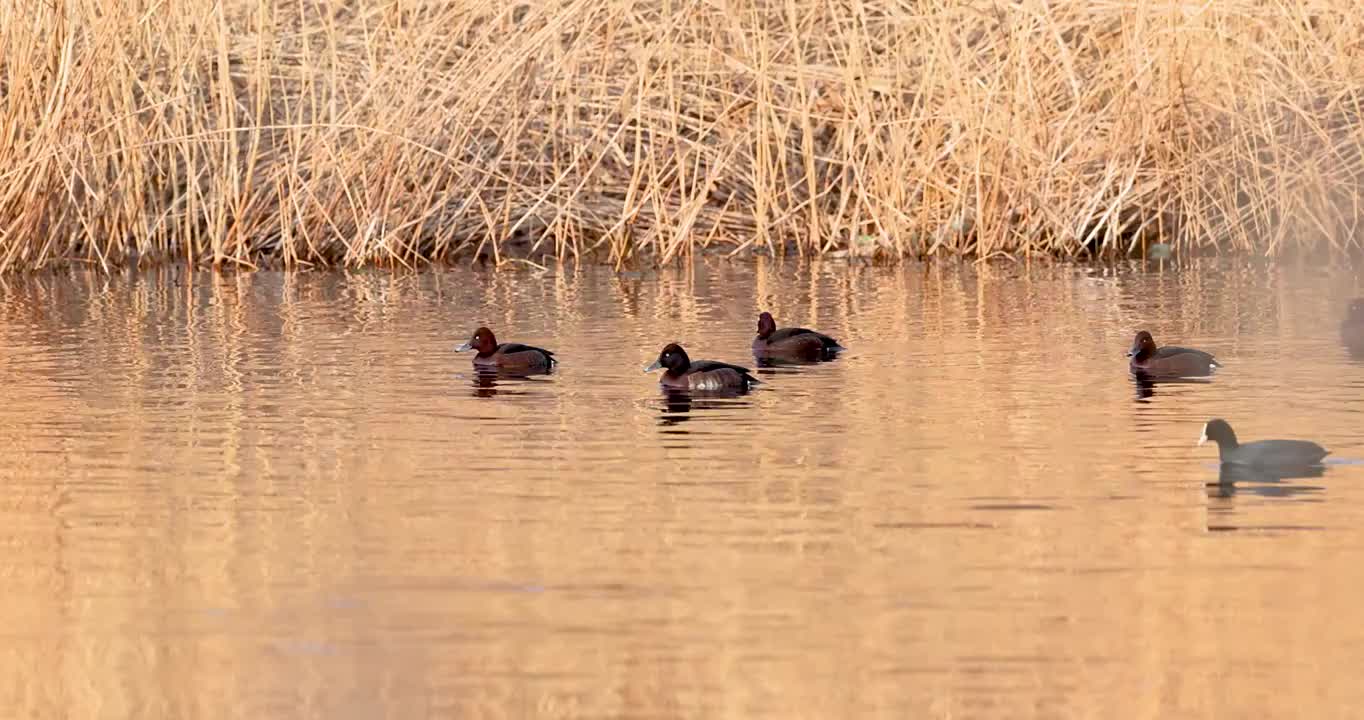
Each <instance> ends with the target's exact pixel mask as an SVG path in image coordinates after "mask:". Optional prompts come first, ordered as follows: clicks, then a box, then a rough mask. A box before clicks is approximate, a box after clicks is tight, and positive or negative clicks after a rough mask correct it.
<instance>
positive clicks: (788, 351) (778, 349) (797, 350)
mask: <svg viewBox="0 0 1364 720" xmlns="http://www.w3.org/2000/svg"><path fill="white" fill-rule="evenodd" d="M843 349H844V348H843V346H842V345H839V344H838V341H837V340H835V339H833V338H831V337H829V336H828V335H824V334H823V333H817V332H815V331H814V330H810V329H809V328H802V327H794V328H781V329H778V328H777V321H776V320H773V319H772V313H768V312H764V313H763V314H761V315H759V316H758V337H756V338H754V339H753V357H756V358H758V359H760V360H762V359H767V360H787V361H796V362H815V361H818V360H828V359H830V358H832V357H834V355H836V354H838V353H839V352H840V351H842V350H843Z"/></svg>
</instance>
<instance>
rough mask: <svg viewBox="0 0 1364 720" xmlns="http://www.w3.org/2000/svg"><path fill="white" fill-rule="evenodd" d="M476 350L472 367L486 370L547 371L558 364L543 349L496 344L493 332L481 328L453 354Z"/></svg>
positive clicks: (516, 344) (552, 356)
mask: <svg viewBox="0 0 1364 720" xmlns="http://www.w3.org/2000/svg"><path fill="white" fill-rule="evenodd" d="M469 350H477V351H478V354H477V355H474V367H476V368H480V369H487V370H513V371H532V370H549V369H550V368H551V367H553V366H554V364H555V363H557V362H559V361H558V359H556V358H555V357H554V353H552V352H550V351H549V350H545V349H543V348H538V347H531V346H530V345H522V344H520V343H502V344H500V345H499V344H498V342H497V338H496V337H494V336H493V331H492V330H489V329H488V328H486V327H481V328H479V329H478V330H475V331H474V336H473V337H472V338H470V339H469V342H467V343H464V344H463V345H460V346H459V347H457V348H455V352H467V351H469Z"/></svg>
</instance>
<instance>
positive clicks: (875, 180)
mask: <svg viewBox="0 0 1364 720" xmlns="http://www.w3.org/2000/svg"><path fill="white" fill-rule="evenodd" d="M1362 38H1364V13H1360V12H1358V8H1357V6H1356V5H1355V3H1354V2H1353V1H1352V0H1276V1H1270V0H1219V1H1218V2H1215V3H1182V2H1145V1H1142V0H1136V1H1130V0H1129V1H1126V2H1115V1H1104V0H1098V1H1089V0H1075V1H1070V0H1052V1H1051V2H1044V1H1043V0H1016V1H1015V2H979V1H974V0H968V1H965V2H963V1H961V0H899V1H898V2H890V1H885V2H882V1H877V0H828V1H822V0H785V1H784V2H782V1H776V0H773V1H771V2H759V1H754V0H638V1H633V2H632V1H630V0H546V1H544V2H531V3H518V2H507V0H462V1H459V2H444V1H441V0H392V1H390V2H315V1H312V0H299V1H297V2H284V3H274V2H266V1H265V0H259V1H253V0H218V1H216V2H209V1H208V0H180V1H178V2H163V1H162V0H55V1H54V0H10V1H9V2H6V3H3V4H0V177H3V182H0V269H19V268H32V267H39V266H44V265H49V264H53V263H71V262H75V263H90V264H95V265H98V266H100V267H104V268H108V267H111V266H115V265H118V264H121V263H129V262H138V261H148V260H175V261H180V262H189V263H196V264H197V263H213V264H218V265H224V264H227V265H239V266H245V267H258V266H261V265H265V264H270V265H279V264H282V265H285V266H289V267H307V266H317V265H345V266H356V265H364V264H379V265H391V266H418V265H421V264H423V263H426V262H432V261H437V262H439V261H449V260H455V259H459V258H474V257H483V258H487V259H490V260H491V261H493V262H495V263H497V264H499V265H502V264H507V263H521V262H530V263H540V262H544V261H546V260H547V259H553V258H559V259H576V258H591V259H600V260H605V261H609V262H613V263H616V264H618V265H619V264H624V263H627V262H649V263H667V262H670V261H672V260H675V259H677V258H679V257H681V256H685V255H688V254H690V253H697V252H723V253H733V254H745V253H750V252H757V251H761V252H770V253H791V254H802V255H813V254H832V255H852V256H865V257H886V258H899V257H925V256H958V255H965V256H971V257H978V258H990V257H994V256H1000V255H1007V256H1013V257H1018V256H1021V255H1034V254H1038V255H1053V256H1057V255H1059V256H1076V255H1080V254H1084V253H1100V254H1102V253H1112V254H1133V253H1142V252H1144V251H1145V250H1146V248H1147V247H1149V245H1150V244H1152V243H1156V242H1160V243H1167V244H1169V245H1170V246H1171V247H1172V248H1173V249H1174V251H1175V252H1177V253H1189V254H1194V253H1199V252H1202V251H1209V250H1216V251H1229V252H1230V251H1235V252H1247V253H1259V254H1267V255H1278V254H1281V253H1284V252H1286V251H1295V250H1322V249H1328V248H1329V249H1332V250H1336V251H1348V250H1352V249H1357V248H1359V247H1360V246H1361V241H1362V240H1364V237H1362V236H1361V230H1360V226H1359V225H1360V218H1361V199H1362V197H1361V195H1362V193H1361V188H1362V187H1364V185H1362V181H1364V154H1362V153H1361V146H1362V145H1364V129H1362V128H1364V121H1362V118H1364V40H1361V39H1362Z"/></svg>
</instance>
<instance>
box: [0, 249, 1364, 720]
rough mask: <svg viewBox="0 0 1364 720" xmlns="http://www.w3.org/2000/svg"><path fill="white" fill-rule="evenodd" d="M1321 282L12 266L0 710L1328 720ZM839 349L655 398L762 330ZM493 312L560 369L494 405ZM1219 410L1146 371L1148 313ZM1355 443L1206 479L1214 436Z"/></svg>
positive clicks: (1326, 433)
mask: <svg viewBox="0 0 1364 720" xmlns="http://www.w3.org/2000/svg"><path fill="white" fill-rule="evenodd" d="M1357 283H1358V280H1357V278H1356V277H1355V275H1354V274H1353V273H1352V272H1350V271H1347V270H1342V269H1332V268H1328V267H1322V266H1301V267H1298V266H1262V265H1256V264H1247V263H1240V262H1230V261H1224V262H1216V263H1207V264H1205V265H1203V266H1195V267H1191V268H1187V269H1182V270H1172V269H1170V268H1164V269H1163V270H1158V269H1157V268H1155V267H1150V268H1145V267H1140V266H1123V267H1116V268H1115V267H1075V266H1054V265H1050V264H1043V265H1034V266H1024V265H1016V266H1013V265H1011V266H994V265H985V266H978V267H973V266H970V265H960V266H958V265H952V264H947V265H931V266H908V267H900V268H877V267H869V266H850V265H848V264H845V263H831V262H825V263H820V264H814V265H806V266H801V265H797V264H773V263H767V262H760V263H759V264H758V265H756V266H755V265H748V264H726V263H724V262H719V261H717V262H714V263H710V262H706V261H698V263H696V264H695V265H692V266H689V267H685V268H676V269H668V270H663V271H658V272H653V271H649V272H643V273H626V274H622V275H616V274H613V273H611V272H609V271H608V270H604V269H601V268H588V267H583V268H573V267H571V266H570V267H565V268H563V269H562V270H558V271H555V272H552V273H549V274H546V275H543V276H537V275H533V274H526V273H508V274H501V275H497V274H490V273H482V272H474V271H468V270H450V271H431V272H425V273H420V274H411V275H403V274H386V273H359V274H340V273H317V274H310V273H303V274H293V275H289V274H277V273H269V272H260V273H251V274H240V275H234V274H229V275H212V274H190V273H184V272H178V271H173V270H165V271H159V272H150V273H147V272H144V273H140V274H123V275H116V276H113V277H105V276H102V275H98V274H94V273H91V274H85V273H74V274H69V275H38V276H31V277H18V276H10V277H6V278H4V279H2V280H0V392H3V402H2V403H0V430H3V433H4V436H5V438H6V439H7V442H6V443H4V444H3V449H0V480H3V487H4V493H3V498H4V500H3V505H0V508H3V513H2V514H0V527H3V530H0V538H3V539H4V546H3V553H0V577H3V578H4V587H5V591H6V592H5V595H6V601H5V602H4V603H3V604H0V608H3V609H0V628H3V633H4V642H3V644H2V645H0V672H2V673H3V677H5V678H6V681H5V682H4V683H3V684H0V708H5V709H6V712H8V713H13V715H6V716H13V717H168V718H169V717H196V718H246V717H252V718H254V717H312V718H378V717H383V718H417V717H507V718H519V717H582V718H588V717H592V718H596V717H688V718H694V717H725V718H756V717H772V718H792V717H810V718H817V717H818V718H825V717H868V716H876V717H897V718H899V717H1011V718H1017V717H1039V718H1040V717H1048V718H1050V717H1162V718H1163V717H1188V716H1216V717H1290V716H1300V717H1314V718H1325V717H1347V716H1350V715H1351V714H1352V713H1353V712H1355V711H1356V709H1357V708H1358V707H1359V706H1360V704H1361V703H1362V702H1364V685H1361V684H1360V683H1359V682H1358V679H1357V677H1356V675H1357V672H1356V671H1357V669H1358V668H1359V667H1360V666H1361V662H1364V625H1362V624H1361V623H1359V622H1358V621H1357V614H1358V612H1359V608H1360V598H1361V590H1360V588H1361V583H1360V576H1361V570H1360V569H1361V568H1364V530H1362V529H1361V527H1364V448H1361V444H1360V442H1359V439H1358V433H1359V428H1360V421H1361V415H1360V411H1361V409H1364V402H1361V396H1362V394H1364V363H1359V362H1356V361H1353V360H1351V359H1350V357H1349V356H1348V355H1347V354H1346V353H1345V351H1344V350H1343V349H1342V348H1341V347H1340V345H1339V341H1338V339H1337V335H1336V327H1337V323H1338V322H1339V319H1340V317H1341V313H1342V312H1343V310H1344V306H1345V303H1346V301H1347V299H1348V298H1350V297H1352V296H1354V295H1355V294H1364V292H1361V291H1360V290H1359V285H1358V284H1357ZM760 310H770V311H771V312H772V313H773V314H774V315H776V318H777V321H778V323H779V324H780V325H789V324H800V325H804V326H808V327H815V328H818V329H821V330H824V331H826V332H828V333H830V334H832V335H834V336H835V337H837V338H838V339H839V340H840V341H842V342H843V344H844V345H846V346H847V347H848V348H849V351H848V352H847V353H846V354H845V355H844V356H843V357H842V358H840V359H839V360H837V361H835V362H832V363H827V364H821V365H818V366H813V367H807V368H799V369H782V370H780V371H774V370H763V371H762V372H761V374H760V377H761V378H762V379H763V380H764V381H765V382H764V384H763V385H762V386H760V387H759V389H757V390H756V391H755V392H753V393H751V394H749V395H746V396H743V397H739V398H729V399H715V398H705V399H695V400H693V401H692V402H691V403H690V404H688V403H685V402H679V401H676V400H673V401H669V399H668V398H666V397H665V396H663V395H662V394H661V393H660V392H659V390H658V385H657V382H658V376H657V375H645V374H643V373H642V372H641V369H642V368H643V366H644V365H645V364H647V363H648V362H650V361H651V360H653V359H654V357H655V356H656V355H657V353H658V351H659V349H660V348H661V347H662V345H663V344H665V343H667V342H670V341H677V342H680V343H682V344H683V345H684V346H685V347H686V348H687V350H688V351H689V352H690V353H691V355H692V357H693V358H707V359H715V360H725V361H729V362H738V363H739V364H744V365H749V366H752V364H753V363H752V358H751V355H750V351H749V343H750V342H751V340H752V336H753V328H754V326H755V324H756V315H757V313H758V312H759V311H760ZM479 324H487V325H489V326H491V327H492V328H493V329H494V330H495V331H496V332H497V333H498V335H499V339H500V340H502V341H516V342H525V343H529V344H534V345H541V346H544V347H548V348H550V349H553V350H555V351H556V352H557V353H558V356H559V358H560V359H561V361H562V365H561V367H560V368H559V370H558V372H556V373H554V374H553V375H549V376H543V377H536V378H531V379H527V380H501V381H497V382H495V383H487V382H480V381H479V380H478V378H477V377H476V376H475V375H474V373H473V372H472V371H471V365H470V356H469V355H456V354H454V353H453V352H452V350H453V348H454V346H455V345H457V344H459V343H461V342H463V341H464V340H466V339H467V338H468V336H469V335H470V334H471V332H472V331H473V329H474V328H475V327H477V325H479ZM1142 327H1145V328H1148V329H1150V330H1151V331H1152V332H1153V333H1154V334H1155V337H1156V340H1157V342H1161V343H1171V344H1183V345H1192V346H1195V347H1200V348H1203V349H1207V350H1210V351H1212V352H1214V353H1216V354H1217V356H1218V358H1219V359H1220V360H1221V361H1222V362H1223V363H1224V365H1225V367H1224V369H1223V370H1222V371H1221V372H1220V373H1219V374H1218V376H1217V377H1216V378H1215V379H1214V380H1213V381H1211V382H1207V383H1198V384H1194V383H1185V384H1162V385H1157V386H1155V387H1153V388H1150V387H1148V388H1143V387H1141V386H1138V385H1136V384H1134V383H1133V381H1132V379H1131V378H1130V377H1129V376H1128V373H1127V369H1126V358H1125V357H1124V353H1125V351H1126V349H1127V347H1128V344H1129V343H1130V340H1131V336H1132V334H1133V333H1134V331H1135V330H1136V329H1138V328H1142ZM1214 416H1221V417H1225V418H1227V419H1228V420H1229V421H1230V422H1231V423H1232V424H1233V426H1234V427H1235V428H1236V430H1237V431H1238V433H1239V434H1240V435H1241V437H1242V439H1243V440H1248V439H1256V438H1264V437H1290V438H1306V439H1312V440H1316V441H1318V442H1320V443H1322V444H1323V445H1325V446H1327V447H1328V448H1330V449H1332V450H1333V454H1332V456H1331V457H1330V458H1329V460H1330V461H1331V464H1330V465H1328V467H1327V469H1326V471H1325V472H1324V473H1322V474H1321V475H1320V476H1319V477H1308V478H1299V479H1293V480H1285V481H1282V482H1278V483H1243V484H1240V485H1237V486H1235V487H1209V486H1208V485H1207V484H1208V483H1209V482H1215V481H1216V480H1217V477H1218V470H1217V465H1216V449H1215V448H1213V447H1210V446H1204V447H1195V446H1194V443H1195V442H1196V440H1197V439H1198V435H1199V432H1200V430H1201V428H1202V423H1203V422H1204V421H1205V420H1207V419H1208V418H1209V417H1214Z"/></svg>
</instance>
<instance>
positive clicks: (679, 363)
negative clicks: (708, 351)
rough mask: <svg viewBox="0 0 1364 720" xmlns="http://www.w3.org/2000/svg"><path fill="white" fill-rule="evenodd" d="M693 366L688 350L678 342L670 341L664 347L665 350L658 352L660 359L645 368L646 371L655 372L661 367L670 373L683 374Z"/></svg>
mask: <svg viewBox="0 0 1364 720" xmlns="http://www.w3.org/2000/svg"><path fill="white" fill-rule="evenodd" d="M689 367H691V358H689V357H687V351H686V350H683V349H682V346H681V345H678V344H677V343H669V344H668V346H667V347H665V348H663V352H661V353H659V354H658V359H657V360H655V361H654V362H653V363H652V364H651V365H649V366H648V367H646V368H644V372H653V371H655V370H658V369H659V368H664V369H666V370H667V374H668V375H681V374H682V373H684V372H686V371H687V368H689Z"/></svg>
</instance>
